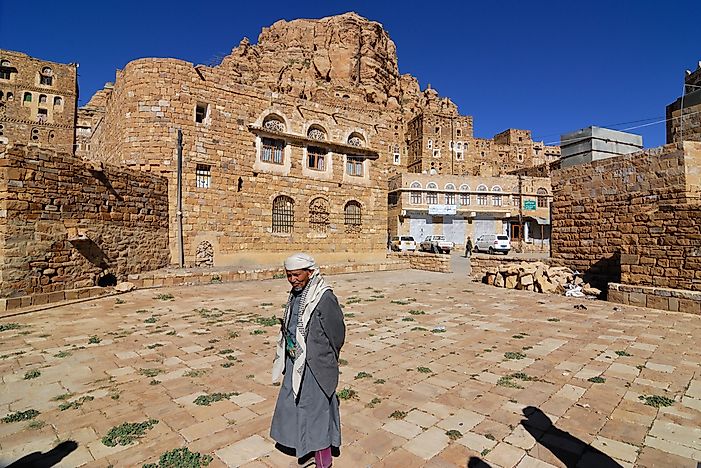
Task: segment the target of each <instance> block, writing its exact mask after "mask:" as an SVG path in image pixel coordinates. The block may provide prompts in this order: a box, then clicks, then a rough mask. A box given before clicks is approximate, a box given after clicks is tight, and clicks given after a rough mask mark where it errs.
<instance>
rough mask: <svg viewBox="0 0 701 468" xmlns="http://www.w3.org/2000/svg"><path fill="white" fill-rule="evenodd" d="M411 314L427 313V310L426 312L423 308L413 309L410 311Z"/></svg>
mask: <svg viewBox="0 0 701 468" xmlns="http://www.w3.org/2000/svg"><path fill="white" fill-rule="evenodd" d="M409 314H411V315H426V312H424V311H423V310H417V309H411V310H410V311H409Z"/></svg>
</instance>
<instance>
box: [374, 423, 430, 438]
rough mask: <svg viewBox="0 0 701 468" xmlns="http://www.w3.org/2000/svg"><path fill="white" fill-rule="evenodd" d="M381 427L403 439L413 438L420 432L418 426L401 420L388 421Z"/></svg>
mask: <svg viewBox="0 0 701 468" xmlns="http://www.w3.org/2000/svg"><path fill="white" fill-rule="evenodd" d="M382 429H384V430H385V431H387V432H391V433H392V434H396V435H398V436H400V437H404V438H405V439H413V438H414V437H416V436H417V435H419V434H420V433H421V428H420V427H419V426H417V425H416V424H412V423H409V422H406V421H402V420H392V421H389V422H387V423H385V424H384V425H383V426H382Z"/></svg>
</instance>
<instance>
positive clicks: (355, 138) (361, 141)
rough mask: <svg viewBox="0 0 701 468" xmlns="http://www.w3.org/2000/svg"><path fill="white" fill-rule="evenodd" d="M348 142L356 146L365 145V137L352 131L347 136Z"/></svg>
mask: <svg viewBox="0 0 701 468" xmlns="http://www.w3.org/2000/svg"><path fill="white" fill-rule="evenodd" d="M348 144H349V145H350V146H356V147H358V148H361V147H364V146H365V138H363V135H361V134H360V133H358V132H353V133H351V134H350V135H349V136H348Z"/></svg>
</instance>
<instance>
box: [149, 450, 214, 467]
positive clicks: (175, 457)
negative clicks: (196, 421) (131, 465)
mask: <svg viewBox="0 0 701 468" xmlns="http://www.w3.org/2000/svg"><path fill="white" fill-rule="evenodd" d="M212 460H213V458H212V456H211V455H202V454H201V453H198V452H190V450H188V449H187V447H182V448H178V449H174V450H170V451H168V452H165V453H163V454H161V457H160V458H159V459H158V464H156V463H147V464H145V465H143V467H142V468H201V467H203V466H207V465H209V464H210V463H211V462H212Z"/></svg>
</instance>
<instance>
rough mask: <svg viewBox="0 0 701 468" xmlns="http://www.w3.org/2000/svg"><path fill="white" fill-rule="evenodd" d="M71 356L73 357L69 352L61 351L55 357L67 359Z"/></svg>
mask: <svg viewBox="0 0 701 468" xmlns="http://www.w3.org/2000/svg"><path fill="white" fill-rule="evenodd" d="M70 355H71V353H70V352H68V351H59V352H58V353H56V354H54V357H55V358H60V359H63V358H67V357H68V356H70Z"/></svg>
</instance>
